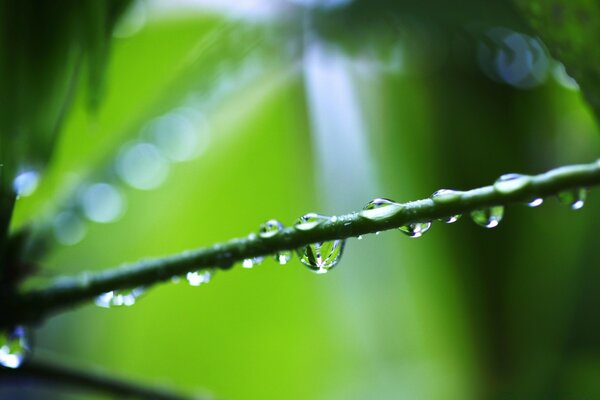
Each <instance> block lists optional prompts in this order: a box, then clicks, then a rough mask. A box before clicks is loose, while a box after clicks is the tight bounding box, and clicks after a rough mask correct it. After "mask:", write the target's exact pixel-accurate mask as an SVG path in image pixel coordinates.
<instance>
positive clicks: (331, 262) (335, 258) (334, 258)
mask: <svg viewBox="0 0 600 400" xmlns="http://www.w3.org/2000/svg"><path fill="white" fill-rule="evenodd" d="M328 220H330V217H327V216H325V215H318V214H313V213H311V214H306V215H305V216H303V217H300V218H299V219H298V221H297V222H296V228H297V227H298V226H301V225H306V224H316V225H318V224H320V223H323V222H325V221H328ZM316 225H315V226H316ZM345 243H346V241H345V240H331V241H329V242H316V243H312V244H309V245H307V246H304V247H301V248H299V249H298V250H297V252H298V257H299V258H300V261H301V262H302V263H303V264H304V265H306V266H307V267H309V268H310V269H312V270H313V271H315V272H316V273H317V274H324V273H326V272H327V271H329V270H330V269H331V268H333V267H335V266H336V265H337V263H338V262H339V261H340V258H341V257H342V253H343V251H344V245H345Z"/></svg>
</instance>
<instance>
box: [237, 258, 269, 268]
mask: <svg viewBox="0 0 600 400" xmlns="http://www.w3.org/2000/svg"><path fill="white" fill-rule="evenodd" d="M263 260H264V257H253V258H246V259H245V260H244V261H242V267H243V268H253V267H254V266H255V265H258V264H260V263H261V262H262V261H263Z"/></svg>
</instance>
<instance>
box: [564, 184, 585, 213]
mask: <svg viewBox="0 0 600 400" xmlns="http://www.w3.org/2000/svg"><path fill="white" fill-rule="evenodd" d="M586 197H587V190H586V189H583V188H580V189H575V190H565V191H564V192H560V193H559V194H558V199H559V200H560V202H561V203H563V204H565V205H567V206H569V207H571V209H572V210H579V209H580V208H582V207H583V206H584V204H585V199H586Z"/></svg>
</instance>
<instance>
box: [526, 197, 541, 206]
mask: <svg viewBox="0 0 600 400" xmlns="http://www.w3.org/2000/svg"><path fill="white" fill-rule="evenodd" d="M543 203H544V199H542V198H541V197H538V198H536V199H533V200H531V201H529V202H528V203H527V206H529V207H539V206H541V205H542V204H543Z"/></svg>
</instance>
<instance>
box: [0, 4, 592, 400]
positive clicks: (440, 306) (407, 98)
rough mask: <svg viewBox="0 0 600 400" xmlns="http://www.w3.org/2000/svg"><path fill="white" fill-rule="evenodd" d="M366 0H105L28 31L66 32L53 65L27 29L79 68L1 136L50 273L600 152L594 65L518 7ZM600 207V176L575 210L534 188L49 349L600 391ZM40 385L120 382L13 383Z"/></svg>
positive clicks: (125, 365) (259, 393)
mask: <svg viewBox="0 0 600 400" xmlns="http://www.w3.org/2000/svg"><path fill="white" fill-rule="evenodd" d="M338 3H339V4H338ZM343 3H346V2H341V1H338V2H335V1H329V2H324V3H322V4H320V5H318V4H316V3H314V4H313V2H304V1H302V2H301V1H295V2H291V1H290V2H270V1H267V0H264V1H254V2H250V1H247V2H229V1H227V2H223V3H221V2H210V1H199V2H193V1H177V2H169V1H135V2H132V3H131V4H129V5H128V4H125V3H123V4H121V3H120V2H114V3H106V4H107V5H106V7H99V8H98V9H97V10H93V9H91V10H87V11H85V12H83V14H85V15H87V17H86V18H87V19H85V18H83V19H81V20H80V21H79V22H77V23H75V24H74V25H73V26H75V27H74V28H73V29H72V30H70V31H69V30H68V29H67V28H65V29H64V32H66V33H64V35H63V36H60V35H58V34H56V35H49V36H48V37H44V36H42V37H39V36H38V37H35V34H37V33H35V34H33V33H31V32H29V33H21V35H24V36H25V37H30V36H31V37H34V39H32V40H33V41H34V42H35V43H37V44H38V45H39V46H40V47H41V48H44V49H52V48H54V49H55V50H54V52H51V51H48V52H47V53H48V54H42V53H40V52H36V53H35V54H36V57H34V59H35V61H32V60H29V61H27V59H25V58H24V57H21V56H17V55H15V54H14V52H13V49H22V48H23V47H26V48H27V46H21V45H19V43H17V42H13V41H12V39H11V37H10V36H8V35H5V36H4V37H3V41H2V54H3V56H4V57H6V60H13V58H11V57H13V56H14V60H21V61H22V62H21V63H19V62H15V63H14V64H13V63H10V62H9V63H7V65H10V68H11V69H9V70H10V71H13V70H14V71H22V70H24V69H25V70H26V71H24V72H23V76H24V78H23V79H24V80H25V81H28V79H29V78H28V75H27V73H28V72H27V71H30V73H31V74H33V75H37V74H38V73H39V70H38V69H43V68H44V66H45V65H46V64H48V65H54V64H56V67H55V68H54V67H53V69H50V70H49V71H48V73H47V74H46V75H44V79H42V81H43V82H45V84H48V85H50V84H52V85H53V86H54V88H50V89H47V90H46V89H44V91H42V92H41V95H38V94H37V93H38V92H36V90H41V89H39V87H41V86H42V85H41V84H40V85H38V86H36V85H35V84H34V83H32V85H31V88H30V89H31V91H32V93H33V94H31V95H26V94H24V95H23V100H22V102H21V103H19V104H21V106H19V107H17V106H15V108H14V109H13V110H12V111H10V116H11V118H9V117H8V114H9V112H8V111H6V110H5V111H4V114H5V118H3V128H4V130H7V126H9V127H10V126H11V124H13V126H17V125H18V126H19V127H20V130H19V132H21V135H22V136H21V139H19V140H17V139H14V140H13V139H8V140H7V139H5V140H4V141H3V142H2V143H0V145H2V147H3V150H4V153H3V154H4V157H6V154H7V153H10V152H11V150H10V149H11V148H10V146H13V148H12V149H22V150H19V151H14V152H13V154H15V158H17V160H16V161H15V163H14V164H13V165H14V171H13V175H18V174H19V173H22V172H23V171H33V172H35V174H38V173H39V182H37V181H36V182H34V183H32V185H33V186H36V185H37V189H36V190H35V191H32V194H31V195H30V196H22V197H21V198H20V199H19V200H18V201H17V206H16V211H15V215H14V218H13V221H12V231H13V232H17V231H19V230H20V229H22V228H24V227H31V230H32V232H35V235H36V237H37V238H38V241H42V242H44V243H45V246H46V252H45V253H44V256H43V258H42V260H41V265H42V268H40V270H39V271H37V273H36V276H35V277H34V278H32V280H31V282H33V283H30V284H32V285H34V284H36V283H35V282H39V281H44V280H47V279H50V278H54V277H58V276H60V275H63V274H74V273H77V272H80V271H82V270H100V269H103V268H108V267H111V266H115V265H118V264H121V263H123V262H127V261H135V260H138V259H140V258H145V257H154V256H161V255H167V254H173V253H177V252H180V251H182V250H185V249H190V248H196V247H199V246H204V245H209V244H212V243H215V242H219V241H223V240H227V239H230V238H233V237H239V236H245V235H247V234H249V233H250V232H256V231H257V229H258V226H259V225H260V224H261V223H262V222H264V221H266V220H267V219H270V218H277V219H279V220H281V221H282V222H283V223H284V224H285V225H290V224H292V223H293V222H294V221H295V219H296V218H297V217H299V216H300V215H302V214H304V213H307V212H311V211H314V212H321V213H325V214H330V215H335V214H342V213H346V212H350V211H353V210H357V209H360V208H362V207H363V206H364V205H365V204H366V203H367V202H368V201H370V200H371V199H373V198H375V197H388V198H391V199H394V200H396V201H409V200H414V199H418V198H424V197H427V196H429V195H430V194H431V193H432V192H434V191H435V190H437V189H440V188H442V187H444V188H457V189H469V188H472V187H476V186H482V185H486V184H489V183H491V182H493V180H495V179H496V177H498V176H499V175H501V174H503V173H508V172H520V173H531V174H533V173H539V172H542V171H544V170H546V169H549V168H553V167H556V166H559V165H562V164H566V163H576V162H588V161H591V160H593V159H595V158H597V157H598V154H599V150H600V137H599V135H598V133H599V132H598V128H597V125H596V122H595V119H594V117H593V115H592V113H591V111H590V110H589V107H588V106H587V105H586V103H585V101H584V99H583V98H582V95H581V92H580V90H579V88H578V86H577V84H576V83H575V82H574V81H573V80H572V78H570V77H569V76H568V75H567V74H566V72H565V71H564V67H563V66H562V64H560V63H559V62H558V61H556V60H554V59H553V58H552V57H551V56H550V55H549V52H548V50H547V49H546V47H545V45H544V44H543V43H542V42H541V41H540V40H539V39H537V38H535V37H534V36H533V34H532V33H531V32H529V31H528V30H527V28H525V27H524V25H523V22H522V21H521V19H520V18H519V17H518V16H517V14H515V13H514V10H512V9H511V8H510V7H509V6H507V5H506V3H504V2H490V3H489V4H487V5H486V6H481V3H477V2H466V3H465V4H464V5H463V7H464V9H458V8H456V9H455V8H454V7H453V12H452V13H448V10H447V9H446V8H444V7H431V8H427V6H426V5H424V6H423V7H421V8H419V7H416V6H407V4H405V3H402V2H401V3H398V4H397V5H395V6H393V7H392V6H390V7H391V11H393V12H391V11H390V12H389V13H388V12H386V10H385V9H383V10H382V9H381V4H385V2H381V1H379V2H374V3H372V4H369V2H360V3H359V7H355V6H356V5H352V4H351V5H350V6H348V8H345V7H346V6H347V5H346V4H343ZM432 3H437V2H432ZM32 4H35V2H33V3H32ZM40 4H44V6H43V7H48V8H49V9H54V8H56V9H55V11H56V13H57V14H59V15H62V16H63V17H64V18H65V20H67V21H70V19H69V17H68V15H69V13H67V11H69V10H70V11H72V12H73V15H75V16H77V15H78V14H77V12H79V11H78V7H80V6H78V5H77V4H76V3H73V4H71V3H68V4H67V3H66V2H65V4H64V5H63V7H64V9H63V11H64V12H62V13H61V12H60V11H61V8H60V7H59V6H52V5H51V3H47V4H46V3H45V2H42V3H40ZM74 4H75V5H74ZM108 4H110V6H109V5H108ZM115 5H116V6H115ZM434 5H435V4H434ZM113 6H114V7H113ZM125 6H128V7H127V8H126V11H125V12H124V14H123V15H122V16H121V17H120V18H117V17H116V16H117V15H120V7H122V8H125ZM437 6H439V4H437ZM34 7H35V6H34ZM39 7H40V10H41V9H42V6H39ZM111 7H113V8H114V9H113V8H111ZM352 7H355V8H356V9H357V10H359V11H360V12H361V13H363V14H360V13H359V15H356V14H357V12H352V10H353V8H352ZM403 7H405V8H403ZM91 8H93V7H91ZM5 9H10V7H9V6H5ZM100 9H102V10H100ZM73 10H75V11H73ZM111 10H112V11H111ZM347 10H350V11H347ZM113 11H114V15H115V17H114V21H113V19H111V17H110V16H111V15H112V14H111V13H112V12H113ZM27 12H30V11H27ZM32 13H33V14H35V12H32ZM86 13H87V14H86ZM6 15H10V13H7V14H5V15H4V16H6ZM36 15H37V14H36ZM99 15H104V17H103V18H104V19H103V22H102V24H101V25H99V26H100V28H98V32H99V33H98V32H96V34H93V33H92V34H91V37H95V38H96V39H94V40H92V41H86V40H80V39H81V38H85V37H89V36H90V35H88V33H89V29H88V27H87V23H86V22H85V21H88V22H89V21H96V19H98V18H100V17H99ZM377 18H380V20H378V19H377ZM42 21H43V22H40V21H38V20H35V19H32V20H31V21H29V22H28V23H29V24H40V32H44V28H45V27H46V26H47V27H48V29H49V31H52V30H50V28H52V27H54V26H55V25H56V24H57V23H58V22H60V19H59V17H56V19H54V20H52V19H51V18H48V19H44V18H42ZM57 21H58V22H57ZM82 21H83V22H82ZM373 22H375V23H373ZM44 24H46V25H44ZM80 25H81V26H80ZM26 26H27V23H24V25H22V26H21V25H19V27H22V28H23V29H25V27H26ZM61 26H63V27H64V26H67V27H68V26H70V25H68V24H66V23H65V24H61ZM80 29H81V30H80ZM6 30H7V31H8V30H9V29H8V28H7V29H6ZM86 32H87V33H86ZM27 35H29V36H27ZM45 41H47V42H48V43H47V45H44V44H45V43H46V42H45ZM90 43H91V44H90ZM11 46H12V47H11ZM61 49H62V50H61ZM73 49H79V50H73ZM81 49H83V50H81ZM78 51H80V52H79V53H78ZM28 54H29V53H28ZM19 57H20V58H19ZM57 59H58V60H57ZM23 60H25V61H23ZM99 60H100V61H99ZM28 63H29V64H28ZM69 63H75V64H77V65H76V66H71V67H69V65H70V64H69ZM30 64H31V65H34V66H35V67H31V66H30ZM75 64H74V65H75ZM27 68H29V70H27ZM69 68H72V69H73V70H74V71H75V72H73V73H71V72H69V71H71V70H69ZM31 71H33V72H31ZM36 71H37V72H36ZM1 80H2V81H11V80H12V81H14V82H18V80H16V78H14V76H13V75H10V74H7V73H5V74H3V75H2V76H1ZM14 82H13V83H14ZM5 85H8V84H5ZM15 85H16V86H14V87H13V90H16V91H20V88H21V86H18V85H17V84H16V83H15ZM5 87H8V86H5ZM67 87H71V89H69V90H70V91H69V90H67V89H64V88H67ZM28 90H29V89H28ZM65 93H66V94H65ZM28 96H29V97H28ZM7 101H8V99H7ZM28 101H29V103H28ZM7 104H8V103H7ZM10 104H13V101H12V100H11V101H10ZM48 104H50V105H51V106H52V107H54V108H55V109H56V110H54V109H51V110H50V111H49V108H48V107H49V106H48ZM40 110H41V111H40ZM53 110H54V111H53ZM43 113H47V114H51V115H50V116H45V117H44V116H40V115H41V114H43ZM57 115H60V117H57ZM11 121H12V122H11ZM57 121H58V122H57ZM54 131H55V132H56V135H54V134H53V133H52V132H54ZM15 137H16V136H15ZM15 143H16V144H15ZM0 150H1V149H0ZM21 160H22V161H21ZM35 176H36V177H37V176H38V175H35ZM98 184H101V185H100V186H98ZM599 217H600V200H599V199H598V197H597V196H596V195H595V193H594V192H592V193H591V196H590V198H589V201H588V202H587V203H586V206H585V207H584V208H583V209H582V210H580V211H576V212H574V211H571V210H569V209H568V207H564V206H561V205H560V204H559V203H558V202H557V201H555V200H554V199H547V200H546V201H545V203H544V204H543V205H542V206H541V207H539V208H536V209H531V208H528V207H526V206H525V205H523V206H513V207H509V208H508V209H507V210H506V215H505V219H504V220H503V221H502V223H501V224H500V226H499V227H498V228H496V229H493V230H485V229H482V228H481V227H479V226H476V225H475V224H473V223H472V222H471V221H469V218H467V217H463V218H462V219H461V220H460V221H459V222H457V223H456V224H454V225H445V224H442V223H439V222H438V223H434V225H433V227H432V229H431V231H430V232H428V233H427V234H426V235H425V236H424V237H423V238H421V239H418V240H415V239H409V238H407V237H406V236H405V235H403V234H401V233H400V232H394V231H390V232H383V233H381V234H380V235H378V236H375V235H371V236H368V237H365V238H364V239H363V240H361V241H358V240H355V239H354V240H349V241H348V243H347V246H346V251H345V254H344V256H343V259H342V260H341V262H340V264H339V266H338V267H336V269H335V270H333V271H332V272H331V273H328V274H326V275H324V276H323V275H317V274H314V273H311V272H310V271H309V270H308V269H307V268H305V267H304V266H303V265H301V264H300V263H299V262H298V260H297V259H296V258H294V260H293V261H292V262H291V263H290V264H288V265H286V266H280V265H278V264H277V263H275V262H274V261H273V260H270V259H269V260H266V261H265V262H264V263H262V264H261V265H259V266H256V267H255V268H253V269H242V268H239V267H236V268H234V269H232V270H231V271H228V272H218V273H216V274H215V276H214V279H213V280H212V281H211V282H210V284H207V285H202V286H200V287H191V286H189V285H187V284H186V282H185V280H183V281H182V282H180V283H173V284H164V285H160V286H157V287H154V288H151V289H150V290H148V292H147V293H146V294H145V295H144V296H143V297H141V298H140V299H139V301H138V302H137V303H136V305H135V306H133V307H123V308H111V309H108V310H107V309H103V308H99V307H95V306H93V305H90V306H85V307H82V308H79V309H77V310H74V311H72V312H67V313H64V314H62V315H59V316H56V317H54V318H52V319H49V320H48V321H47V322H46V323H45V324H44V325H43V326H42V327H40V328H39V329H37V330H36V331H35V352H34V354H33V357H36V356H45V357H56V358H57V359H61V360H71V361H73V362H75V363H76V364H77V365H81V366H82V368H89V369H90V370H95V368H96V366H98V367H99V368H100V370H103V371H105V372H110V373H114V374H115V375H117V376H123V377H129V378H134V379H137V380H140V381H147V382H154V383H164V384H166V385H167V386H171V387H175V388H181V389H183V390H186V391H189V392H192V393H194V392H197V393H212V394H214V395H215V396H216V397H217V398H222V399H265V400H266V399H340V400H341V399H344V400H348V399H384V400H385V399H428V400H429V399H431V400H435V399H440V400H441V399H445V400H448V399H463V400H464V399H567V398H569V399H595V398H600V342H599V334H598V327H599V326H600V315H599V314H598V312H597V310H598V307H599V306H600V295H599V294H598V287H600V272H599V271H598V268H597V266H598V264H599V262H600V257H599V256H598V253H597V251H595V250H596V248H595V246H596V241H597V234H596V230H597V221H598V218H599ZM88 366H89V367H88ZM15 393H18V394H19V396H22V397H18V398H57V399H63V398H64V399H88V398H89V399H96V398H97V399H101V398H104V397H101V396H95V395H88V394H85V393H81V392H75V391H73V392H63V391H59V392H57V391H56V390H46V389H42V388H39V387H33V388H31V387H30V388H29V389H25V388H23V387H12V386H10V385H9V386H7V387H0V397H1V398H15V397H11V396H15ZM3 396H5V397H3ZM40 396H43V397H40ZM52 396H54V397H52Z"/></svg>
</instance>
